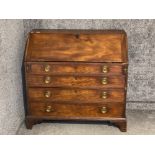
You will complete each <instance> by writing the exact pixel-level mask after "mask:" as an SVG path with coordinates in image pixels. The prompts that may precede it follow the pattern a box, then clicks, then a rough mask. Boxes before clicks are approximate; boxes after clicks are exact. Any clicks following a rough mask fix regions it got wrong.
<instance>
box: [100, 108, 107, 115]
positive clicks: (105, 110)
mask: <svg viewBox="0 0 155 155" xmlns="http://www.w3.org/2000/svg"><path fill="white" fill-rule="evenodd" d="M107 111H108V110H107V107H105V106H104V107H102V108H101V113H102V114H105V113H107Z"/></svg>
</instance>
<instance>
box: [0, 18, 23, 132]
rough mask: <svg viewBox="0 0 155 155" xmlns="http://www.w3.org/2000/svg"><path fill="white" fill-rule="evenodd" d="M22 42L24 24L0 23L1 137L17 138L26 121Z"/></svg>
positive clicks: (18, 22)
mask: <svg viewBox="0 0 155 155" xmlns="http://www.w3.org/2000/svg"><path fill="white" fill-rule="evenodd" d="M23 38H24V31H23V20H0V134H15V133H16V131H17V129H18V127H19V125H20V124H21V121H23V119H24V109H23V98H22V83H21V82H22V81H21V72H20V70H21V64H22V57H23V49H24V40H23Z"/></svg>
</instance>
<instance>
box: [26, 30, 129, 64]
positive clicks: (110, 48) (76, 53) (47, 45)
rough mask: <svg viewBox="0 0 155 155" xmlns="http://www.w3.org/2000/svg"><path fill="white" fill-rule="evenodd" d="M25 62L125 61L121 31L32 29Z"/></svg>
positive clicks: (124, 46)
mask: <svg viewBox="0 0 155 155" xmlns="http://www.w3.org/2000/svg"><path fill="white" fill-rule="evenodd" d="M25 61H81V62H127V41H126V33H125V32H124V31H122V30H33V31H32V32H30V33H29V37H28V41H27V46H26V54H25Z"/></svg>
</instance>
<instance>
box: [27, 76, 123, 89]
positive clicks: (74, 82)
mask: <svg viewBox="0 0 155 155" xmlns="http://www.w3.org/2000/svg"><path fill="white" fill-rule="evenodd" d="M27 83H28V85H29V86H30V87H80V88H81V87H90V88H93V87H94V88H124V86H125V77H124V76H76V75H75V76H49V75H27Z"/></svg>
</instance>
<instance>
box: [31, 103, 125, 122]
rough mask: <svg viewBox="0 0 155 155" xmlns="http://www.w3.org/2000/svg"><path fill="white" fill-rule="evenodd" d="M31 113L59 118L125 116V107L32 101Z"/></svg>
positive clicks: (118, 105) (119, 105) (111, 104)
mask: <svg viewBox="0 0 155 155" xmlns="http://www.w3.org/2000/svg"><path fill="white" fill-rule="evenodd" d="M30 115H35V116H53V117H57V118H65V117H68V118H70V119H71V118H73V117H74V119H76V118H82V117H94V118H97V117H116V118H119V117H123V115H124V107H123V106H122V105H121V104H113V103H109V104H102V105H73V104H72V105H70V104H57V103H55V104H54V103H52V104H51V103H44V102H42V103H41V102H38V103H37V102H31V103H30Z"/></svg>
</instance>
